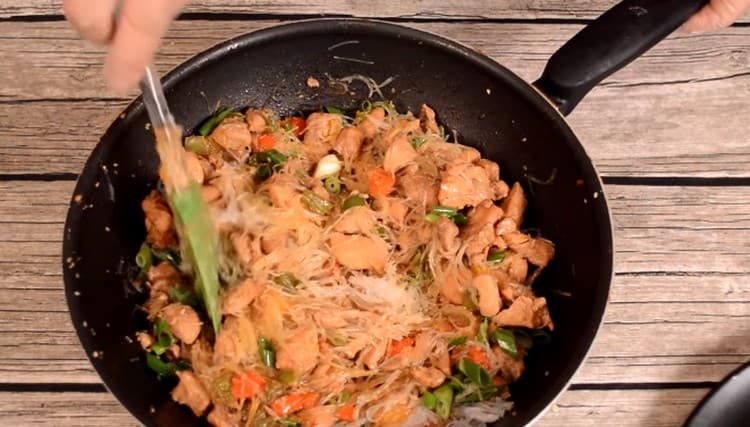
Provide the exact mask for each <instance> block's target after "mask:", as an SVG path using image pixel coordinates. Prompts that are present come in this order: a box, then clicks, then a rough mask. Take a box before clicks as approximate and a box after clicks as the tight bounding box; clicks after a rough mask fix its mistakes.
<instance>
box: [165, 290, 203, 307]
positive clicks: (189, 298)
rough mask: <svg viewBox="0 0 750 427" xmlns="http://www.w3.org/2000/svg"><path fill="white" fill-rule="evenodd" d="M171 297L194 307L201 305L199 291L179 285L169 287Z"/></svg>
mask: <svg viewBox="0 0 750 427" xmlns="http://www.w3.org/2000/svg"><path fill="white" fill-rule="evenodd" d="M169 298H170V299H172V301H177V302H179V303H180V304H185V305H190V306H193V307H196V306H198V305H200V297H199V296H198V294H197V293H195V292H194V291H193V290H191V289H185V288H181V287H179V286H174V287H171V288H169Z"/></svg>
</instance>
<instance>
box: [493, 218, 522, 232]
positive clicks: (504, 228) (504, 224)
mask: <svg viewBox="0 0 750 427" xmlns="http://www.w3.org/2000/svg"><path fill="white" fill-rule="evenodd" d="M516 230H518V224H516V221H515V220H513V218H508V217H505V218H503V219H501V220H500V221H499V222H498V223H497V225H495V234H496V235H498V236H504V235H506V234H507V233H511V232H513V231H516Z"/></svg>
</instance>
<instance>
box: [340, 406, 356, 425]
mask: <svg viewBox="0 0 750 427" xmlns="http://www.w3.org/2000/svg"><path fill="white" fill-rule="evenodd" d="M336 418H337V419H339V420H341V421H356V420H357V407H356V406H354V405H350V404H346V405H341V407H340V408H339V409H338V410H337V411H336Z"/></svg>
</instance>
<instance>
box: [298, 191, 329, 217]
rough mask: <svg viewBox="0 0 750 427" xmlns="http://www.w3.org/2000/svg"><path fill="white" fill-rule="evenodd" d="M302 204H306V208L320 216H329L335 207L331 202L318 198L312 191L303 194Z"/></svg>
mask: <svg viewBox="0 0 750 427" xmlns="http://www.w3.org/2000/svg"><path fill="white" fill-rule="evenodd" d="M302 204H304V205H305V207H306V208H307V209H308V210H310V211H311V212H314V213H316V214H320V215H326V214H328V212H330V211H331V209H332V208H333V205H331V202H329V201H328V200H326V199H324V198H322V197H320V196H318V195H317V194H315V193H313V192H312V191H310V190H307V191H305V192H304V193H302Z"/></svg>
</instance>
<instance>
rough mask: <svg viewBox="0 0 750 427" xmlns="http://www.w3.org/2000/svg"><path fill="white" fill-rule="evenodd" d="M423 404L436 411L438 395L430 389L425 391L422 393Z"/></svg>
mask: <svg viewBox="0 0 750 427" xmlns="http://www.w3.org/2000/svg"><path fill="white" fill-rule="evenodd" d="M422 405H424V407H425V408H427V409H429V410H431V411H434V410H435V408H436V407H437V397H435V395H434V394H432V393H430V392H429V391H426V392H424V394H423V395H422Z"/></svg>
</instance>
